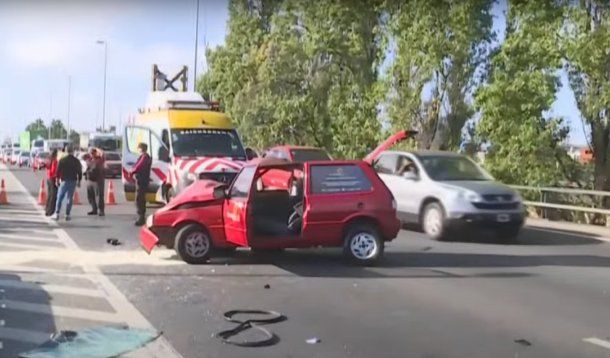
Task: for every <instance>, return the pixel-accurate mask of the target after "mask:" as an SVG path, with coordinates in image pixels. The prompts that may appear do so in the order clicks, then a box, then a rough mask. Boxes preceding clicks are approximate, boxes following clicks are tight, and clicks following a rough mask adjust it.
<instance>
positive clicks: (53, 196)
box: [45, 149, 57, 216]
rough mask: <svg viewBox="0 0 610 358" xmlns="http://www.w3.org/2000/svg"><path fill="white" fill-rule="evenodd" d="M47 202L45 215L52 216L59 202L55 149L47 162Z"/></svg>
mask: <svg viewBox="0 0 610 358" xmlns="http://www.w3.org/2000/svg"><path fill="white" fill-rule="evenodd" d="M46 167H47V202H46V205H45V215H46V216H51V215H53V213H55V203H56V202H57V149H53V151H52V152H51V155H50V156H49V160H48V162H47V165H46Z"/></svg>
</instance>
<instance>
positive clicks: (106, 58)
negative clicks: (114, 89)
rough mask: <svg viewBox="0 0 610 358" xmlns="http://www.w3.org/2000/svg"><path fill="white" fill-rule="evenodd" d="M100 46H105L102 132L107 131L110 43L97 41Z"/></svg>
mask: <svg viewBox="0 0 610 358" xmlns="http://www.w3.org/2000/svg"><path fill="white" fill-rule="evenodd" d="M96 43H97V44H98V45H104V95H103V100H102V102H103V104H102V132H104V130H105V129H106V74H107V72H108V43H107V42H106V41H105V40H97V42H96Z"/></svg>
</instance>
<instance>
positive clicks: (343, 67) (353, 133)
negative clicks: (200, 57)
mask: <svg viewBox="0 0 610 358" xmlns="http://www.w3.org/2000/svg"><path fill="white" fill-rule="evenodd" d="M257 4H258V5H257V6H252V2H249V1H238V0H234V1H231V3H230V15H231V17H230V20H229V33H228V35H227V39H226V45H225V46H223V47H220V48H218V49H216V50H213V51H209V52H208V63H209V64H210V70H209V71H208V73H206V74H205V75H204V76H203V78H202V80H201V81H200V86H199V88H200V91H201V92H202V93H203V94H204V96H208V97H210V96H211V97H214V98H219V99H221V101H222V104H223V107H224V109H225V110H226V111H227V112H228V113H229V114H230V115H231V116H232V117H233V118H234V119H235V120H236V122H237V123H238V125H239V127H240V130H241V132H242V134H243V136H244V138H245V139H246V141H248V142H249V143H250V144H253V145H255V146H257V147H259V148H263V147H268V146H270V145H272V144H275V143H280V142H287V143H293V144H302V145H315V146H319V147H324V148H326V149H328V150H329V151H331V152H332V153H334V154H336V155H338V156H347V157H359V156H361V155H363V154H364V153H366V152H367V151H368V150H370V149H371V148H372V147H374V145H375V144H376V142H377V140H378V133H379V122H378V121H377V118H376V117H377V113H376V101H375V97H374V93H375V91H374V87H375V83H376V79H377V71H376V69H377V67H378V61H379V59H380V57H381V56H380V53H381V52H380V48H381V45H382V42H381V41H380V39H379V37H378V35H377V33H376V27H377V24H378V20H379V12H378V8H377V7H376V6H371V3H367V4H366V6H365V5H364V4H359V3H353V2H349V1H338V2H330V1H325V2H313V3H312V2H308V1H305V0H286V1H283V2H279V1H259V2H258V3H257Z"/></svg>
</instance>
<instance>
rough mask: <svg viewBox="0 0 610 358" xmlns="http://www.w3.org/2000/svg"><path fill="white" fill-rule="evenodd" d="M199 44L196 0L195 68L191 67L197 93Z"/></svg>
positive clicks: (194, 88) (194, 89)
mask: <svg viewBox="0 0 610 358" xmlns="http://www.w3.org/2000/svg"><path fill="white" fill-rule="evenodd" d="M198 43H199V0H197V16H196V17H195V66H194V67H193V92H197V45H198Z"/></svg>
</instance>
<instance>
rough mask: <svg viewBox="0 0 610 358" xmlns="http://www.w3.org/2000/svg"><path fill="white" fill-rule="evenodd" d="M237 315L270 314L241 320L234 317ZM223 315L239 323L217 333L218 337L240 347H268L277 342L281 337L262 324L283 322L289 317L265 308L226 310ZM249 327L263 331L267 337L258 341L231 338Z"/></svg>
mask: <svg viewBox="0 0 610 358" xmlns="http://www.w3.org/2000/svg"><path fill="white" fill-rule="evenodd" d="M237 315H255V316H268V318H250V319H246V320H241V321H240V320H237V319H235V318H233V317H234V316H237ZM223 316H224V318H225V319H226V320H227V321H229V322H233V323H238V325H237V327H235V328H232V329H228V330H225V331H222V332H218V333H216V337H218V338H220V339H221V340H222V342H223V343H226V344H232V345H234V346H239V347H266V346H272V345H274V344H277V343H278V342H279V341H280V338H279V337H278V336H277V335H276V334H275V333H273V332H270V331H269V330H267V329H265V328H263V327H261V325H267V324H272V323H278V322H283V321H285V320H286V319H287V317H286V316H284V315H283V314H281V313H279V312H275V311H265V310H232V311H227V312H225V313H224V314H223ZM248 329H255V330H257V331H259V332H261V333H262V334H263V336H264V337H266V338H264V339H261V340H258V341H249V340H244V341H234V340H231V337H234V336H237V335H238V334H240V333H241V332H243V331H246V330H248Z"/></svg>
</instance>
